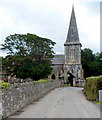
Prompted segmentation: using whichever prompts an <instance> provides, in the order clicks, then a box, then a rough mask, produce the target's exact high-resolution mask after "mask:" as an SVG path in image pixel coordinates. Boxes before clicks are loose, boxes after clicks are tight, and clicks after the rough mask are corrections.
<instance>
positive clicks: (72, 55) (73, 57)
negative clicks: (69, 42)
mask: <svg viewBox="0 0 102 120" xmlns="http://www.w3.org/2000/svg"><path fill="white" fill-rule="evenodd" d="M70 59H71V61H72V60H74V59H75V49H70Z"/></svg>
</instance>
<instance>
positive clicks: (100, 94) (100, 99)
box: [99, 90, 102, 102]
mask: <svg viewBox="0 0 102 120" xmlns="http://www.w3.org/2000/svg"><path fill="white" fill-rule="evenodd" d="M99 101H100V102H102V90H99Z"/></svg>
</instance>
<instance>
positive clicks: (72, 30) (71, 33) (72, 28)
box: [66, 5, 79, 42]
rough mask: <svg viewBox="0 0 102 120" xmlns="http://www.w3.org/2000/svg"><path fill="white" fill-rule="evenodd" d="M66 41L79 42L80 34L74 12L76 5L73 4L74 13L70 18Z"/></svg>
mask: <svg viewBox="0 0 102 120" xmlns="http://www.w3.org/2000/svg"><path fill="white" fill-rule="evenodd" d="M66 42H79V35H78V29H77V23H76V17H75V12H74V5H72V13H71V18H70V24H69V30H68V35H67V39H66Z"/></svg>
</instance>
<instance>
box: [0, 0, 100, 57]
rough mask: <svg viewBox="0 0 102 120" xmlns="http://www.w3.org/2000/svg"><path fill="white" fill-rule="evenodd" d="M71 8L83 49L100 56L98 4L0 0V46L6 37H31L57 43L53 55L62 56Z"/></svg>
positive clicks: (95, 0)
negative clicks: (16, 35) (14, 35)
mask: <svg viewBox="0 0 102 120" xmlns="http://www.w3.org/2000/svg"><path fill="white" fill-rule="evenodd" d="M72 4H74V9H75V16H76V21H77V27H78V32H79V39H80V42H81V43H82V49H84V48H90V49H92V50H93V52H94V53H96V52H100V0H0V33H1V35H0V44H2V43H4V40H5V38H6V37H7V36H9V35H12V34H15V33H16V34H26V33H32V34H36V35H38V36H40V37H44V38H49V39H51V40H52V41H54V42H56V45H55V46H54V52H55V53H56V54H64V45H63V44H64V43H65V41H66V37H67V33H68V27H69V21H70V16H71V11H72ZM5 55H6V52H1V51H0V56H5Z"/></svg>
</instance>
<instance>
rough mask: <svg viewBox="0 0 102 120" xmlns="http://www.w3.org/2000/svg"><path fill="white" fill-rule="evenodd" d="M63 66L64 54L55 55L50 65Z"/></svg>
mask: <svg viewBox="0 0 102 120" xmlns="http://www.w3.org/2000/svg"><path fill="white" fill-rule="evenodd" d="M62 64H64V54H56V55H54V58H53V59H52V65H62Z"/></svg>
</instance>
